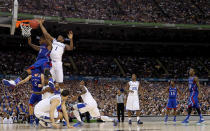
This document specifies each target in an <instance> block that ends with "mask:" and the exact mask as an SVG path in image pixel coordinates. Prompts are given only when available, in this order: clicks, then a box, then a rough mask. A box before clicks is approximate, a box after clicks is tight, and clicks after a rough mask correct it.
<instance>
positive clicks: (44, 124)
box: [39, 120, 52, 128]
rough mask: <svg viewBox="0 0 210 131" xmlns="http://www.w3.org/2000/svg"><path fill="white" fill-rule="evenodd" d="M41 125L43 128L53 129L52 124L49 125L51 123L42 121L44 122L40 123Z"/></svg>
mask: <svg viewBox="0 0 210 131" xmlns="http://www.w3.org/2000/svg"><path fill="white" fill-rule="evenodd" d="M39 124H40V125H41V126H42V127H44V128H50V127H52V125H51V124H49V123H47V122H44V121H42V120H40V121H39Z"/></svg>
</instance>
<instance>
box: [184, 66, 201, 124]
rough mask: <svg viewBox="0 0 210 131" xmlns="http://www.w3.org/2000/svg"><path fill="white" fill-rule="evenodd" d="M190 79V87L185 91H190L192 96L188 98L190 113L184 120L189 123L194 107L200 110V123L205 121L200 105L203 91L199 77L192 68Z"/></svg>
mask: <svg viewBox="0 0 210 131" xmlns="http://www.w3.org/2000/svg"><path fill="white" fill-rule="evenodd" d="M189 75H190V77H189V79H188V83H189V89H187V90H186V91H185V93H186V92H187V91H190V96H189V99H188V115H187V117H186V118H185V120H184V121H182V123H183V124H187V123H189V118H190V114H191V112H192V108H195V109H196V110H197V112H198V115H199V116H200V120H199V121H198V122H197V123H198V124H200V123H202V122H204V119H203V116H202V114H201V110H200V106H199V99H201V98H202V95H201V93H200V92H201V91H200V84H199V79H198V77H196V76H195V71H194V69H192V68H191V69H190V71H189Z"/></svg>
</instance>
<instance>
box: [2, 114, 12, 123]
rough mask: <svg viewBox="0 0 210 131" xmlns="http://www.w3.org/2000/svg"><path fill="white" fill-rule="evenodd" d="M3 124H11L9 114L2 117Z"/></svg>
mask: <svg viewBox="0 0 210 131" xmlns="http://www.w3.org/2000/svg"><path fill="white" fill-rule="evenodd" d="M3 124H13V120H12V118H11V117H10V116H9V114H8V115H7V116H6V117H5V118H4V120H3Z"/></svg>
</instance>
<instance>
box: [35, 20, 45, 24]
mask: <svg viewBox="0 0 210 131" xmlns="http://www.w3.org/2000/svg"><path fill="white" fill-rule="evenodd" d="M36 21H37V22H38V23H39V24H43V23H44V19H36Z"/></svg>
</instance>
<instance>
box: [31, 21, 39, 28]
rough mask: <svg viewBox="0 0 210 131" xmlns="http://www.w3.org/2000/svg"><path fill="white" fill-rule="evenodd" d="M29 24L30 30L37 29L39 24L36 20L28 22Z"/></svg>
mask: <svg viewBox="0 0 210 131" xmlns="http://www.w3.org/2000/svg"><path fill="white" fill-rule="evenodd" d="M29 24H30V26H31V28H32V29H37V28H38V27H39V22H38V21H37V20H30V22H29Z"/></svg>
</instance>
